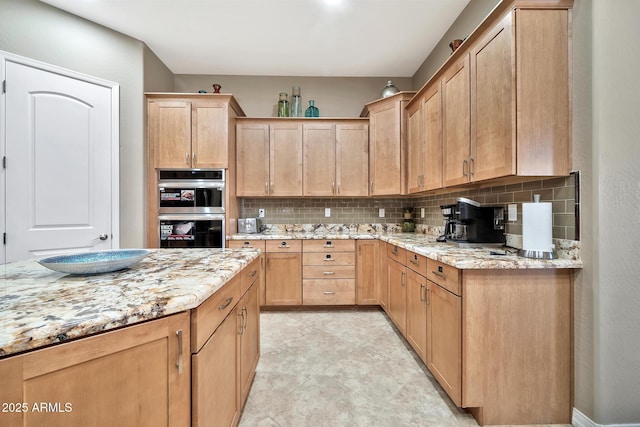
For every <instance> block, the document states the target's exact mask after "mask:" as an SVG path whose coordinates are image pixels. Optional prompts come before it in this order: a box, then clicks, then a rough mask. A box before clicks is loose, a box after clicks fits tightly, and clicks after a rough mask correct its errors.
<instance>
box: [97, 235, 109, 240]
mask: <svg viewBox="0 0 640 427" xmlns="http://www.w3.org/2000/svg"><path fill="white" fill-rule="evenodd" d="M108 238H109V235H108V234H101V235H99V236H98V239H100V240H107V239H108Z"/></svg>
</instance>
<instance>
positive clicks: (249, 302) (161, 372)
mask: <svg viewBox="0 0 640 427" xmlns="http://www.w3.org/2000/svg"><path fill="white" fill-rule="evenodd" d="M258 257H259V251H255V250H246V249H242V250H230V249H176V250H152V251H151V253H150V254H149V255H148V256H147V257H146V258H144V259H143V260H142V261H140V262H139V263H138V264H136V265H134V266H132V267H131V268H129V269H125V270H122V271H118V272H113V273H106V274H100V275H95V276H71V275H65V274H62V273H57V272H53V271H50V270H48V269H46V268H44V267H42V266H40V265H39V264H37V263H36V262H35V261H34V260H29V261H21V262H16V263H10V264H6V265H4V266H3V267H2V268H3V279H4V281H3V284H4V289H3V294H2V296H1V298H0V313H1V318H0V328H1V330H2V334H1V336H0V349H1V351H2V353H1V358H0V377H2V380H3V386H2V388H0V401H1V402H2V404H3V405H4V406H3V409H4V410H3V411H2V412H0V424H1V425H7V426H13V425H16V426H18V425H20V426H22V425H48V426H57V425H60V426H63V425H100V424H101V423H104V422H106V421H105V420H109V423H110V424H111V425H116V424H117V425H137V426H158V425H169V426H171V425H175V426H183V425H189V424H191V422H193V425H197V423H198V420H201V419H202V417H203V416H207V415H209V414H208V411H210V410H218V409H219V408H220V407H223V408H227V414H228V417H229V425H231V424H232V423H233V422H234V421H233V420H235V422H237V419H238V417H239V413H240V410H241V407H242V404H243V402H244V399H246V393H247V392H248V386H250V384H251V381H252V380H253V373H254V372H255V365H256V364H257V359H258V356H259V338H258V337H259V322H258V316H259V307H258V304H257V301H258V286H256V282H257V280H258V278H259V276H260V275H261V270H262V266H261V264H260V261H259V260H258ZM218 342H220V343H222V344H224V345H222V344H221V345H217V344H216V343H218ZM231 343H232V344H231ZM218 366H223V367H224V370H225V375H226V376H225V377H224V378H225V381H226V382H225V383H224V384H222V385H223V386H224V388H225V390H224V393H218V392H217V390H215V389H211V388H207V384H219V381H220V378H218V377H216V378H215V379H216V381H212V380H211V379H212V378H211V372H212V371H211V370H212V369H216V368H217V367H218ZM234 391H236V393H234ZM241 392H242V394H241ZM227 395H232V396H233V399H232V402H228V401H227V400H225V399H226V396H227ZM202 402H206V405H204V404H202ZM219 415H220V414H219Z"/></svg>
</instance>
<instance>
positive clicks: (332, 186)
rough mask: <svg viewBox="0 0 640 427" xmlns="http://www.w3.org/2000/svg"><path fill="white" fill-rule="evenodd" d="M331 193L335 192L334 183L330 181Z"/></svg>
mask: <svg viewBox="0 0 640 427" xmlns="http://www.w3.org/2000/svg"><path fill="white" fill-rule="evenodd" d="M331 194H336V183H335V182H332V183H331Z"/></svg>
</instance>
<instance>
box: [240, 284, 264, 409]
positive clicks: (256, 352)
mask: <svg viewBox="0 0 640 427" xmlns="http://www.w3.org/2000/svg"><path fill="white" fill-rule="evenodd" d="M258 290H259V280H256V282H254V284H253V285H252V286H251V288H249V290H248V291H247V293H246V294H245V295H244V296H243V297H242V299H241V300H240V304H239V307H240V309H239V313H238V322H239V324H238V333H239V334H240V405H239V408H240V409H242V407H243V406H244V402H245V401H246V400H247V396H248V395H249V390H250V389H251V383H252V382H253V377H254V376H255V372H256V366H257V365H258V359H259V358H260V335H259V332H260V301H259V298H258Z"/></svg>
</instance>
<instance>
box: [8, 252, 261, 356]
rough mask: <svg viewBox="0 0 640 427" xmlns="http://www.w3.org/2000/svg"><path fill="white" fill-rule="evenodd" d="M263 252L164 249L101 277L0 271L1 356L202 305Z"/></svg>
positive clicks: (16, 266)
mask: <svg viewBox="0 0 640 427" xmlns="http://www.w3.org/2000/svg"><path fill="white" fill-rule="evenodd" d="M259 254H260V252H259V251H257V250H250V249H236V250H231V249H157V250H152V252H151V253H150V254H149V255H148V256H147V257H146V258H144V259H143V260H142V261H140V262H139V263H138V264H136V265H134V266H133V267H131V268H129V269H126V270H121V271H117V272H113V273H106V274H98V275H94V276H72V275H66V274H63V273H57V272H54V271H51V270H49V269H47V268H45V267H42V266H41V265H40V264H38V263H37V262H36V261H35V260H28V261H20V262H15V263H9V264H5V265H2V266H0V271H1V272H2V277H3V281H2V285H0V357H3V356H7V355H11V354H15V353H19V352H22V351H26V350H31V349H35V348H39V347H42V346H45V345H49V344H56V343H61V342H64V341H66V340H69V339H73V338H79V337H83V336H86V335H90V334H94V333H97V332H102V331H106V330H109V329H113V328H117V327H121V326H126V325H131V324H134V323H137V322H142V321H145V320H151V319H156V318H159V317H162V316H167V315H170V314H174V313H179V312H181V311H185V310H189V309H192V308H195V307H197V306H198V305H200V304H201V303H202V302H204V301H205V300H206V299H207V298H209V297H210V296H211V295H213V294H214V293H215V292H216V291H217V290H218V289H220V288H221V287H222V286H223V285H224V284H225V283H226V282H227V281H229V280H230V279H231V278H233V277H234V276H235V275H236V274H238V273H239V272H240V271H241V270H242V269H243V268H244V267H245V266H247V265H248V264H249V263H250V262H251V261H252V260H253V259H255V258H257V257H258V256H259Z"/></svg>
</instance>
